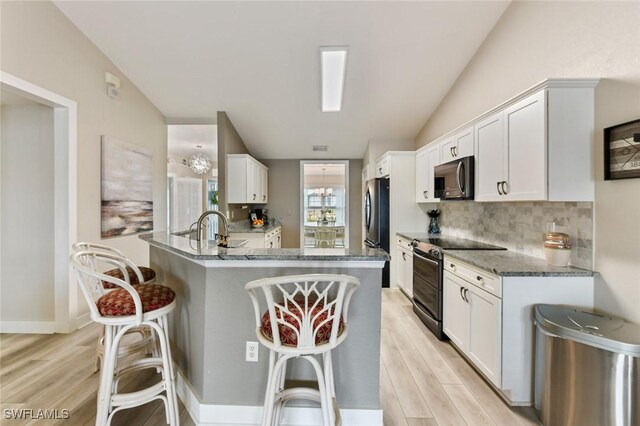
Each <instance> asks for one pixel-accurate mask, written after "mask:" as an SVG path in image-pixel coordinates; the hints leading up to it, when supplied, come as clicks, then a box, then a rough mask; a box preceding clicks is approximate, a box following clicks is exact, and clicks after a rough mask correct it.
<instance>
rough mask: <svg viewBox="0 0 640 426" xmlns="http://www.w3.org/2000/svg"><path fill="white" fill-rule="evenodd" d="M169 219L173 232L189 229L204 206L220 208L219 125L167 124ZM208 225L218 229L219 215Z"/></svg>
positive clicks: (212, 235) (214, 230) (211, 230)
mask: <svg viewBox="0 0 640 426" xmlns="http://www.w3.org/2000/svg"><path fill="white" fill-rule="evenodd" d="M167 153H168V158H167V162H168V164H167V191H168V193H167V221H168V224H167V225H168V229H169V231H170V232H173V233H181V232H183V231H189V229H190V227H191V225H192V224H194V223H195V222H196V221H197V220H198V217H200V215H201V214H202V213H203V212H204V211H205V210H217V209H218V161H217V159H218V126H216V125H213V124H170V125H168V126H167ZM210 220H211V226H209V227H207V229H208V234H209V235H208V236H209V239H210V240H213V239H215V234H216V233H217V232H218V223H217V216H216V217H215V219H214V218H213V217H211V218H210Z"/></svg>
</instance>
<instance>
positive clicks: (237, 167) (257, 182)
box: [227, 154, 269, 204]
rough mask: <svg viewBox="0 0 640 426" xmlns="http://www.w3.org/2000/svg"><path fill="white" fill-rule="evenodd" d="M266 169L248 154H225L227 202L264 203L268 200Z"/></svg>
mask: <svg viewBox="0 0 640 426" xmlns="http://www.w3.org/2000/svg"><path fill="white" fill-rule="evenodd" d="M268 170H269V169H268V168H267V167H266V166H265V165H263V164H262V163H260V162H258V161H257V160H256V159H255V158H253V157H251V156H250V155H248V154H229V155H227V202H228V203H231V204H245V203H246V204H265V203H266V202H267V201H268V200H269V194H268Z"/></svg>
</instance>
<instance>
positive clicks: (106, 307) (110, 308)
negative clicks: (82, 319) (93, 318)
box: [96, 284, 176, 316]
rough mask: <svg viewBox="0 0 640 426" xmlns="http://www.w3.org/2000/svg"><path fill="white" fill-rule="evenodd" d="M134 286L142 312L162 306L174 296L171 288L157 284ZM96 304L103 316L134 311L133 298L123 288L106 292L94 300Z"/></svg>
mask: <svg viewBox="0 0 640 426" xmlns="http://www.w3.org/2000/svg"><path fill="white" fill-rule="evenodd" d="M134 288H135V290H136V291H137V292H138V294H139V295H140V301H141V302H142V312H150V311H154V310H156V309H160V308H163V307H165V306H167V305H168V304H170V303H171V302H173V300H174V299H175V298H176V293H175V292H174V291H173V290H172V289H170V288H169V287H165V286H163V285H159V284H138V285H136V286H135V287H134ZM96 306H97V307H98V311H99V312H100V314H101V315H105V316H127V315H135V313H136V307H135V304H134V303H133V298H132V297H131V295H130V294H129V292H128V291H127V290H125V289H123V288H118V289H116V290H113V291H110V292H108V293H106V294H105V295H103V296H102V297H100V298H99V299H98V300H97V301H96Z"/></svg>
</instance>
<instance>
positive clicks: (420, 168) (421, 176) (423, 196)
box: [416, 150, 433, 203]
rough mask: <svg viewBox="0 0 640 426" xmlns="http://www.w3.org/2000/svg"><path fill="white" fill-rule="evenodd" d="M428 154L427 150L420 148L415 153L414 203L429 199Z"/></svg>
mask: <svg viewBox="0 0 640 426" xmlns="http://www.w3.org/2000/svg"><path fill="white" fill-rule="evenodd" d="M428 154H429V151H428V150H422V151H420V152H419V153H418V154H416V203H422V202H425V201H427V200H428V199H429V178H428V175H429V174H428V170H427V169H428V168H429V160H428V158H427V156H428ZM432 174H433V173H432Z"/></svg>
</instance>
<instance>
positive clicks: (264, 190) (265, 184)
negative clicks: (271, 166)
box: [258, 166, 269, 203]
mask: <svg viewBox="0 0 640 426" xmlns="http://www.w3.org/2000/svg"><path fill="white" fill-rule="evenodd" d="M258 170H259V175H260V179H259V181H260V191H259V195H260V196H259V197H258V200H259V202H260V203H267V202H268V201H269V173H268V169H267V168H266V167H262V166H260V167H259V168H258Z"/></svg>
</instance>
